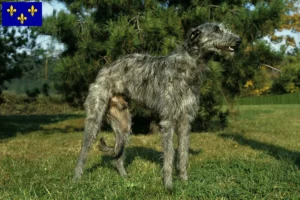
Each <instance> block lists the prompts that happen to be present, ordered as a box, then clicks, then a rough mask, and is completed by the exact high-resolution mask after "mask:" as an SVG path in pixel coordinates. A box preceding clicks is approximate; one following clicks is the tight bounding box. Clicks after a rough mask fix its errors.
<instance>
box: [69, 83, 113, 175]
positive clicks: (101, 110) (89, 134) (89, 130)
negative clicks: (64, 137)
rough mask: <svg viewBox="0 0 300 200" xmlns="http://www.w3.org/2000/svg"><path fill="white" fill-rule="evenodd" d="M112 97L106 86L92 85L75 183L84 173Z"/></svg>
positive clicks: (86, 104)
mask: <svg viewBox="0 0 300 200" xmlns="http://www.w3.org/2000/svg"><path fill="white" fill-rule="evenodd" d="M110 97H111V96H110V92H109V90H107V89H106V88H105V87H104V86H101V85H100V84H92V85H91V87H90V91H89V95H88V97H87V99H86V101H85V109H86V113H87V117H86V120H85V124H84V133H83V142H82V146H81V150H80V154H79V157H78V160H77V164H76V168H75V175H74V179H73V180H74V181H76V180H77V179H79V178H80V177H81V175H82V173H83V166H84V164H85V162H86V159H87V156H88V152H89V150H90V148H91V145H92V144H93V141H94V140H95V138H96V136H97V133H98V131H99V128H100V126H101V122H102V119H103V116H104V115H105V113H106V110H107V106H108V104H109V99H110Z"/></svg>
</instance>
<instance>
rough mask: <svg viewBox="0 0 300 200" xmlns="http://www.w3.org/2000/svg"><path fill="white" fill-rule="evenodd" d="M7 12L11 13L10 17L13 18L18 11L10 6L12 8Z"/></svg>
mask: <svg viewBox="0 0 300 200" xmlns="http://www.w3.org/2000/svg"><path fill="white" fill-rule="evenodd" d="M7 12H9V13H10V16H13V14H14V12H17V10H16V9H14V7H13V6H10V7H9V9H7Z"/></svg>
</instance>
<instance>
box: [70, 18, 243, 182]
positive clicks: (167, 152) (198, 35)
mask: <svg viewBox="0 0 300 200" xmlns="http://www.w3.org/2000/svg"><path fill="white" fill-rule="evenodd" d="M240 43H241V39H240V38H239V37H238V36H237V35H235V34H233V33H231V32H230V31H229V30H228V29H226V28H225V27H224V25H222V24H216V23H205V24H203V25H200V26H198V27H195V28H192V29H191V30H190V31H189V32H188V34H187V38H186V41H185V43H184V44H183V45H182V46H181V47H180V48H178V49H177V50H176V51H174V52H172V53H171V54H170V55H168V56H161V57H154V56H150V55H147V54H132V55H127V56H125V57H123V58H121V59H119V60H117V61H115V62H113V63H112V64H110V65H109V66H107V67H105V68H103V69H101V70H100V72H99V74H98V76H97V78H96V81H95V82H94V83H93V84H91V85H90V88H89V94H88V97H87V99H86V101H85V109H86V113H87V117H86V120H85V127H84V137H83V143H82V147H81V151H80V155H79V158H78V161H77V165H76V168H75V176H74V180H77V179H78V178H80V177H81V175H82V173H83V166H84V163H85V162H86V159H87V154H88V151H89V149H90V147H91V145H92V143H93V141H94V140H95V138H96V136H97V133H98V131H99V129H100V126H101V122H102V120H103V118H104V117H105V116H107V118H108V121H109V122H110V123H111V126H112V128H113V130H114V132H115V146H114V147H109V146H107V145H106V143H105V141H104V139H103V138H101V139H100V147H101V150H103V151H104V152H106V153H108V154H110V155H112V156H113V157H114V158H115V163H116V168H117V170H118V171H119V173H120V174H121V175H122V176H126V171H125V168H124V164H123V160H124V147H125V144H126V141H127V137H128V135H129V134H130V132H131V127H130V126H131V116H130V113H129V111H128V108H127V102H126V101H125V99H124V97H127V98H130V99H132V100H135V101H137V102H140V103H142V104H144V105H145V106H147V107H148V108H150V109H151V110H153V111H155V112H157V114H158V116H159V117H160V120H161V121H160V128H161V132H162V136H163V150H164V153H163V158H164V161H163V178H164V184H165V187H166V188H172V169H173V161H174V147H173V135H174V133H176V134H177V135H178V154H179V155H178V163H177V165H176V166H177V169H178V172H179V176H180V178H181V179H182V180H184V181H187V180H188V176H187V166H188V147H189V132H190V127H191V126H190V123H191V122H192V121H193V119H194V118H195V116H196V113H197V111H198V105H199V89H200V85H201V80H202V79H203V76H202V75H203V73H204V72H205V70H206V69H207V66H206V63H207V61H208V59H209V58H210V55H211V53H219V54H222V53H223V52H227V53H225V55H228V54H231V55H232V54H233V52H234V50H235V49H234V48H235V47H237V46H238V45H239V44H240Z"/></svg>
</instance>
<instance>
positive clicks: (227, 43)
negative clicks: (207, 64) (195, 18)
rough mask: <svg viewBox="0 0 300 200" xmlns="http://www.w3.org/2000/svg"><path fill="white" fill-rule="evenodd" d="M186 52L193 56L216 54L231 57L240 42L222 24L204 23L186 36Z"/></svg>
mask: <svg viewBox="0 0 300 200" xmlns="http://www.w3.org/2000/svg"><path fill="white" fill-rule="evenodd" d="M187 37H188V38H187V44H188V50H189V52H191V53H192V54H193V55H200V54H202V55H205V54H207V53H211V52H215V53H218V54H221V55H223V54H225V55H228V53H229V55H231V56H232V55H233V54H234V51H235V50H236V48H237V46H239V45H240V44H241V42H242V40H241V39H240V38H239V37H238V36H237V35H235V34H233V33H232V32H231V31H230V30H228V29H226V28H225V26H224V25H223V24H217V23H205V24H202V25H200V26H198V27H196V28H192V29H190V30H189V32H188V36H187Z"/></svg>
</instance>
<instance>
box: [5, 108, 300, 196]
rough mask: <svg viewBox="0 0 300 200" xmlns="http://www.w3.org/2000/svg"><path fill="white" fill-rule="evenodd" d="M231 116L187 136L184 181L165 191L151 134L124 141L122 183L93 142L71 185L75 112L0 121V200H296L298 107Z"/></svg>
mask: <svg viewBox="0 0 300 200" xmlns="http://www.w3.org/2000/svg"><path fill="white" fill-rule="evenodd" d="M237 112H238V113H239V114H238V115H234V116H232V117H231V118H230V121H229V127H228V128H226V129H225V130H223V131H220V132H215V133H210V132H204V133H192V134H191V144H190V162H189V182H188V184H184V183H182V182H181V181H180V180H179V179H178V178H177V176H175V174H174V190H173V191H172V192H168V191H166V190H165V189H164V188H163V185H162V179H161V163H162V147H161V136H160V135H159V134H154V135H148V136H145V135H137V136H135V135H132V136H131V138H130V143H129V145H128V147H127V150H126V154H127V159H126V167H127V172H128V174H129V177H128V178H126V179H124V178H122V177H120V176H119V175H118V174H117V172H116V170H115V169H114V167H113V166H112V163H111V160H110V159H109V158H108V157H106V156H104V155H102V154H101V153H100V152H99V151H98V150H97V144H95V145H94V146H93V148H92V150H91V152H90V157H89V159H88V162H87V166H86V169H85V174H84V175H83V177H82V179H81V180H80V181H79V182H78V183H73V182H72V181H71V179H72V176H73V170H74V166H75V162H76V159H77V155H78V152H79V149H80V144H81V139H82V126H83V120H84V119H83V115H82V114H81V115H80V114H71V115H43V116H42V115H36V116H0V117H1V118H0V137H1V138H0V199H5V200H6V199H300V170H299V167H300V105H272V106H266V105H264V106H240V107H237ZM102 135H103V136H104V137H105V138H106V140H107V141H108V143H110V144H112V143H113V134H111V133H103V134H102ZM175 139H176V138H175Z"/></svg>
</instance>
